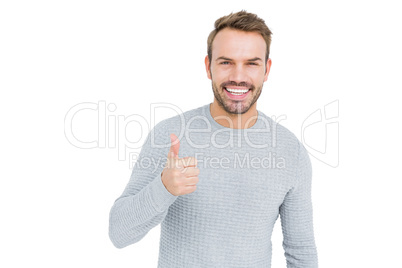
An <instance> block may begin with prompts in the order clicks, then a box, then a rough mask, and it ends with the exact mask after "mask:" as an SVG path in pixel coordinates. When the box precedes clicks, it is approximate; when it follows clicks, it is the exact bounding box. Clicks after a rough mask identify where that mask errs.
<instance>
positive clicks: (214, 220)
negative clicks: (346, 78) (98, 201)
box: [109, 11, 318, 268]
mask: <svg viewBox="0 0 402 268" xmlns="http://www.w3.org/2000/svg"><path fill="white" fill-rule="evenodd" d="M270 43H271V31H270V30H269V28H268V27H267V26H266V24H265V22H264V21H263V20H262V19H260V18H258V17H257V16H256V15H255V14H251V13H247V12H245V11H241V12H237V13H234V14H230V15H228V16H224V17H222V18H220V19H218V20H217V21H216V22H215V29H214V30H213V31H212V32H211V34H210V35H209V38H208V55H207V56H206V57H205V66H206V72H207V76H208V78H209V79H211V81H212V89H213V93H214V100H213V102H212V103H211V104H207V105H204V106H202V107H199V108H196V109H193V110H191V111H188V112H185V113H183V114H181V115H178V116H175V117H172V118H169V119H166V120H163V121H162V122H160V123H158V124H157V125H156V126H155V127H154V128H153V129H152V131H151V132H150V134H149V135H148V137H147V140H146V142H145V143H144V145H143V147H142V150H141V153H140V156H139V158H138V159H137V162H136V165H135V166H134V168H133V171H132V175H131V178H130V181H129V182H128V184H127V186H126V188H125V190H124V192H123V194H122V195H121V196H120V197H119V198H118V199H117V200H116V201H115V203H114V205H113V207H112V209H111V211H110V227H109V236H110V238H111V240H112V242H113V244H114V245H115V246H116V247H118V248H123V247H126V246H128V245H130V244H133V243H136V242H138V241H140V240H141V239H142V238H143V237H144V236H145V235H146V234H147V233H148V232H149V231H150V230H151V229H152V228H154V227H155V226H157V225H159V224H161V238H160V244H159V261H158V267H160V268H170V267H171V268H173V267H174V268H178V267H186V268H187V267H225V268H226V267H253V268H260V267H261V268H262V267H264V268H267V267H271V255H272V245H271V235H272V231H273V228H274V224H275V222H276V220H277V218H278V217H279V216H280V218H281V225H282V232H283V248H284V250H285V257H286V261H287V267H317V266H318V264H317V263H318V261H317V251H316V246H315V239H314V231H313V213H312V202H311V181H312V176H311V174H312V172H311V164H310V160H309V157H308V154H307V152H306V150H305V148H304V147H303V145H302V144H301V143H300V142H299V141H298V139H297V138H296V137H295V136H294V135H293V134H292V133H291V132H290V131H289V130H287V129H286V128H284V127H283V126H281V125H279V124H277V123H276V122H274V121H273V120H272V119H271V118H270V117H268V116H267V115H265V114H264V113H263V112H261V111H259V110H257V100H258V98H259V96H260V95H261V92H262V89H263V84H264V82H265V81H267V79H268V74H269V71H270V68H271V59H270V58H269V47H270ZM160 160H162V162H163V165H162V166H157V167H153V166H150V164H149V163H160V162H161V161H160Z"/></svg>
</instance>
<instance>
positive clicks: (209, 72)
mask: <svg viewBox="0 0 402 268" xmlns="http://www.w3.org/2000/svg"><path fill="white" fill-rule="evenodd" d="M205 70H206V71H207V76H208V78H209V79H211V63H210V62H209V58H208V55H207V56H205Z"/></svg>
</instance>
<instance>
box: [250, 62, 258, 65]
mask: <svg viewBox="0 0 402 268" xmlns="http://www.w3.org/2000/svg"><path fill="white" fill-rule="evenodd" d="M248 64H249V65H257V63H255V62H249V63H248Z"/></svg>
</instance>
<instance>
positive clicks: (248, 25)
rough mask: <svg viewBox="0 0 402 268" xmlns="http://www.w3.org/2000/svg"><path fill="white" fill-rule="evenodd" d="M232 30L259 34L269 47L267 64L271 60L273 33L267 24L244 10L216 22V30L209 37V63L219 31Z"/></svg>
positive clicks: (266, 54) (266, 55)
mask: <svg viewBox="0 0 402 268" xmlns="http://www.w3.org/2000/svg"><path fill="white" fill-rule="evenodd" d="M225 28H230V29H235V30H240V31H245V32H257V33H259V34H261V35H262V37H263V38H264V40H265V43H266V45H267V50H266V53H265V62H267V60H268V58H269V47H270V45H271V35H272V32H271V30H270V29H269V28H268V26H267V25H266V24H265V21H264V20H263V19H261V18H259V17H258V16H257V15H255V14H253V13H248V12H246V11H244V10H242V11H239V12H237V13H230V14H229V15H227V16H223V17H222V18H219V19H217V20H216V21H215V29H214V30H213V31H212V32H211V33H210V34H209V36H208V58H209V62H211V59H212V42H213V41H214V39H215V36H216V35H217V34H218V32H219V31H221V30H223V29H225Z"/></svg>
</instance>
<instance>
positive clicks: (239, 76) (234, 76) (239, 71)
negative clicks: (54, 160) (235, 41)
mask: <svg viewBox="0 0 402 268" xmlns="http://www.w3.org/2000/svg"><path fill="white" fill-rule="evenodd" d="M229 80H230V81H234V82H236V83H238V84H239V83H241V82H246V81H247V74H246V72H245V70H244V69H243V67H242V66H240V65H238V66H235V67H233V69H232V71H231V72H230V77H229Z"/></svg>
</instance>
